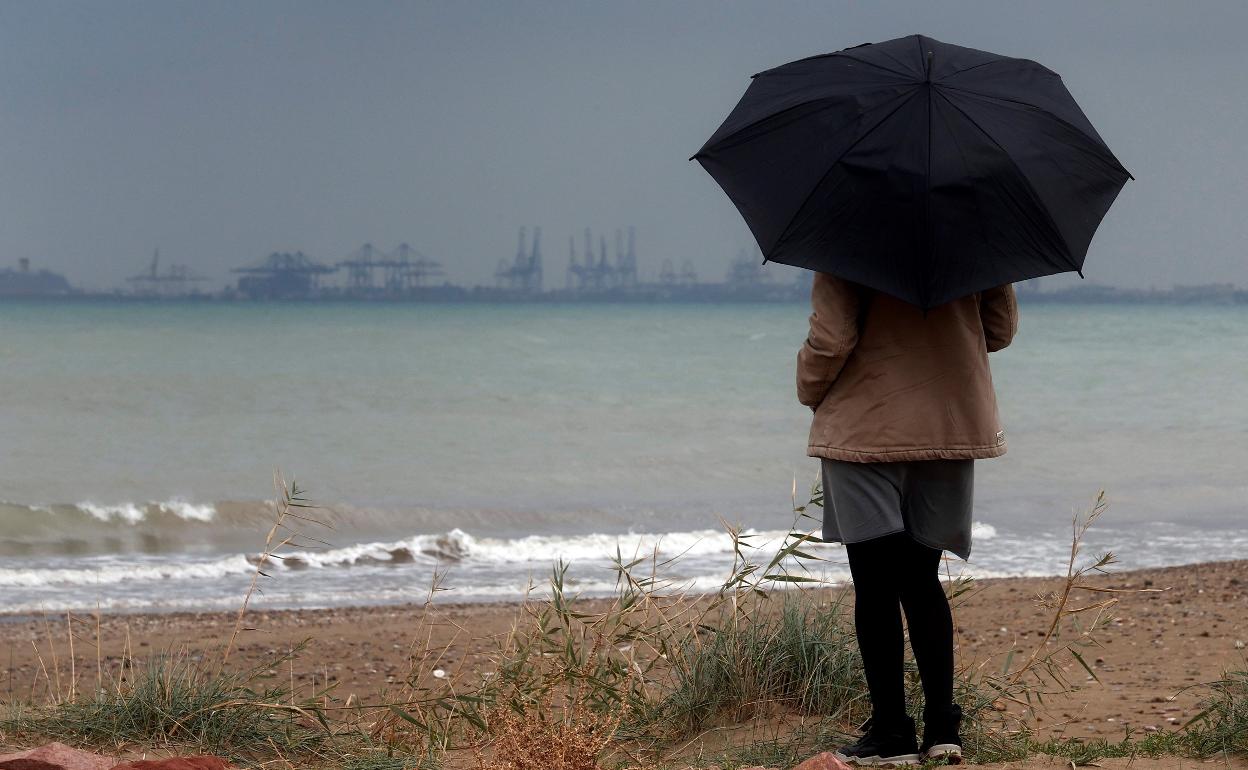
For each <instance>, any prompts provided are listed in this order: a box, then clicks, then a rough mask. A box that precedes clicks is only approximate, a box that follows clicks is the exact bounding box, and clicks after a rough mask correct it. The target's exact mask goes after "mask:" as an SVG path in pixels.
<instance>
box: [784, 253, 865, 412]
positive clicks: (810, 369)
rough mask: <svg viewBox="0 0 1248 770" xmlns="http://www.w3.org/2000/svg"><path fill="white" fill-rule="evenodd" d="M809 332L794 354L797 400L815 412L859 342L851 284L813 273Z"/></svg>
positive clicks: (855, 297)
mask: <svg viewBox="0 0 1248 770" xmlns="http://www.w3.org/2000/svg"><path fill="white" fill-rule="evenodd" d="M810 303H811V308H812V312H811V314H810V332H809V333H808V334H807V335H806V341H805V342H803V343H802V348H801V350H799V351H798V353H797V400H798V401H800V402H802V403H803V404H805V405H806V406H809V407H810V408H811V409H815V408H817V407H818V406H819V402H821V401H823V397H824V396H826V395H827V394H828V389H829V388H831V387H832V383H833V382H835V381H836V377H837V375H838V374H840V372H841V368H842V367H844V366H845V360H846V359H847V358H848V357H849V354H850V351H852V350H853V349H854V345H855V344H857V342H858V303H859V299H858V292H857V291H855V290H854V287H853V285H852V284H850V283H849V282H848V281H845V280H843V279H841V278H837V277H835V276H832V275H828V274H827V273H818V272H816V273H815V281H814V285H813V286H812V287H811V292H810Z"/></svg>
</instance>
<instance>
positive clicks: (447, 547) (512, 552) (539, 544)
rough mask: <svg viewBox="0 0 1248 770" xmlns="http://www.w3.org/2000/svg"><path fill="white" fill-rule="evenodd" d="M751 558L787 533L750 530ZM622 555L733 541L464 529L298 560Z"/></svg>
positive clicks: (719, 550)
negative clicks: (489, 533)
mask: <svg viewBox="0 0 1248 770" xmlns="http://www.w3.org/2000/svg"><path fill="white" fill-rule="evenodd" d="M741 534H743V535H747V536H749V539H748V540H746V541H745V545H746V546H752V547H744V546H743V548H744V550H745V551H746V552H747V553H751V554H753V553H765V552H767V549H769V548H770V549H772V550H771V553H774V550H775V549H776V548H778V547H779V545H780V543H781V542H782V541H783V539H784V537H785V536H786V535H787V534H788V533H787V532H784V531H779V530H776V531H764V532H758V531H755V530H744V531H742V533H741ZM617 548H618V550H619V553H620V555H621V556H622V557H623V558H624V559H625V560H626V561H631V560H633V559H635V558H639V557H647V556H651V555H654V554H656V551H657V556H658V558H660V559H667V558H672V557H678V556H679V557H681V558H684V557H706V556H714V555H718V554H731V553H732V550H733V546H732V539H731V538H730V537H729V536H728V533H727V532H725V531H723V530H716V529H705V530H697V531H692V532H663V533H629V534H598V533H594V534H587V535H573V536H570V537H566V536H558V535H529V536H527V537H521V538H516V539H511V540H507V539H501V538H490V537H475V536H473V535H470V534H468V533H467V532H464V531H463V530H461V529H458V528H456V529H452V530H451V531H450V532H446V533H443V534H436V535H416V536H414V537H410V538H406V539H404V540H395V541H390V542H374V543H360V544H358V545H351V546H345V547H342V548H332V549H329V550H326V551H315V550H308V551H300V552H299V553H298V554H296V555H295V556H294V558H293V560H297V561H298V562H299V563H300V564H299V566H309V567H336V566H343V565H351V564H359V563H361V562H363V561H377V562H387V561H395V559H396V555H398V556H399V557H400V558H407V557H410V558H411V559H413V560H416V561H430V562H431V561H436V560H450V561H473V562H488V563H492V564H515V563H532V562H542V563H549V562H551V561H553V560H554V559H556V558H562V559H563V560H564V561H572V562H576V561H585V560H596V561H602V560H607V559H610V558H613V557H614V556H615V554H616V551H617Z"/></svg>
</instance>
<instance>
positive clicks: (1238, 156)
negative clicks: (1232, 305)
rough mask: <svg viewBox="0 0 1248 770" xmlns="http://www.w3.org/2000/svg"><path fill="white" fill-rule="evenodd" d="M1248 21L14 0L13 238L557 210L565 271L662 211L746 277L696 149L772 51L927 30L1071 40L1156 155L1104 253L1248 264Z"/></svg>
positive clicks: (921, 8) (1241, 15)
mask: <svg viewBox="0 0 1248 770" xmlns="http://www.w3.org/2000/svg"><path fill="white" fill-rule="evenodd" d="M1246 28H1248V3H1244V2H1242V0H1227V1H1226V2H1215V1H1214V0H1202V2H1199V3H1179V2H1168V3H1167V2H1144V1H1142V0H1132V1H1131V2H1104V1H1102V2H1096V3H1088V2H1086V0H1074V1H1071V0H1046V2H1035V3H1026V4H1023V3H1010V2H1000V1H999V0H994V1H993V2H942V3H930V2H922V3H910V2H904V3H903V2H770V1H769V2H722V1H715V2H710V1H707V2H693V1H691V0H689V1H684V2H670V3H657V2H618V1H617V2H591V1H589V0H569V1H568V2H520V1H517V2H450V1H448V2H403V3H398V2H366V1H362V0H353V1H352V2H336V3H327V2H313V1H312V0H298V2H279V1H278V0H267V1H266V2H211V3H204V2H175V1H173V0H161V1H160V2H133V1H132V2H121V1H120V0H113V1H112V2H72V3H71V2H52V1H50V0H30V1H27V2H14V1H13V0H4V1H3V2H2V3H0V72H3V73H4V75H3V76H2V77H0V211H3V217H4V219H3V223H4V224H3V227H0V266H7V265H10V264H12V263H14V262H16V260H17V259H18V258H19V257H23V256H27V257H31V259H32V261H33V262H34V263H35V264H36V265H41V266H48V267H51V268H52V269H55V270H59V271H62V272H65V273H66V274H67V275H68V276H69V277H70V279H71V281H73V282H75V283H76V284H79V285H83V286H87V287H94V288H111V287H113V286H116V285H118V284H119V283H120V281H121V279H122V278H123V277H124V276H126V275H129V274H133V273H136V272H139V271H140V270H141V269H142V268H143V267H144V265H145V263H146V262H147V261H148V260H149V259H150V255H151V251H152V249H153V247H155V246H159V247H160V249H161V254H162V259H164V260H166V261H169V262H178V263H184V264H187V265H190V266H191V267H192V269H194V270H197V271H199V272H201V273H202V274H205V275H207V276H209V277H211V278H213V279H214V280H213V282H212V284H213V285H214V286H215V285H219V284H220V283H222V282H224V281H225V280H226V279H227V278H228V277H229V275H228V272H227V271H228V269H229V268H230V267H234V266H238V265H240V264H243V263H246V262H250V261H253V260H255V259H257V258H259V257H261V256H263V255H265V254H267V253H269V252H270V251H275V250H282V251H288V250H289V251H293V250H296V249H300V250H303V251H304V252H306V253H308V254H309V255H311V256H313V257H314V258H317V259H321V260H324V261H334V260H337V259H340V258H342V257H343V256H344V255H346V254H347V253H348V252H350V251H351V250H353V249H354V248H356V247H357V246H359V245H360V244H362V243H363V242H365V241H371V242H372V243H374V244H375V245H377V246H379V247H381V248H384V249H390V248H393V247H394V246H395V245H397V244H398V243H400V242H402V241H406V242H408V243H410V244H411V245H412V246H414V247H416V248H417V249H420V250H421V251H423V252H425V253H427V254H429V255H431V256H434V257H436V258H438V259H440V260H442V261H443V262H444V264H445V265H446V266H447V270H448V275H449V277H450V278H451V279H452V280H455V281H457V282H463V283H468V284H472V283H478V282H488V281H489V280H490V278H489V277H490V275H491V274H492V271H493V269H494V267H495V265H496V264H497V262H498V260H499V259H500V258H510V257H511V256H513V254H514V252H515V241H516V230H517V228H518V227H519V226H521V225H527V226H529V227H530V228H531V227H532V226H533V225H541V226H542V231H543V233H542V235H543V245H544V249H543V251H544V255H545V259H546V266H547V285H548V286H549V285H551V284H556V285H562V283H563V269H564V267H565V266H566V263H567V253H568V252H567V249H568V236H569V235H576V238H577V249H578V251H579V250H580V248H581V239H582V235H581V233H582V231H583V228H584V227H586V226H589V227H591V228H593V229H594V232H595V236H594V237H595V240H597V234H598V233H599V232H603V233H605V234H606V235H607V238H608V244H609V247H611V246H612V245H613V237H614V236H613V233H614V229H615V228H616V227H619V226H625V225H629V224H633V225H636V227H637V251H638V261H639V266H640V271H641V274H642V277H643V279H646V278H653V277H654V276H655V275H656V274H657V272H658V270H659V265H660V263H661V262H662V260H663V259H664V258H665V257H670V258H672V259H673V261H675V262H676V264H677V266H679V265H680V263H681V262H682V261H683V260H684V259H691V260H693V262H694V264H695V266H696V267H697V268H698V269H699V271H700V272H701V273H702V275H703V276H704V277H708V278H719V277H721V276H722V274H723V272H724V271H725V269H726V267H727V264H728V261H729V260H730V259H731V258H732V257H733V256H734V255H735V254H736V253H737V250H738V249H739V248H741V247H743V246H749V247H750V248H753V241H752V240H751V239H750V236H749V231H748V230H747V229H746V227H745V225H744V224H743V223H742V222H741V221H740V219H739V217H738V215H737V213H736V211H735V209H734V208H733V207H732V205H731V204H730V203H729V202H728V199H727V198H726V197H725V196H724V194H723V193H722V191H720V189H719V188H718V187H717V186H716V185H715V184H714V182H713V181H712V180H711V178H710V177H709V176H708V175H707V174H706V173H705V172H703V171H702V169H701V168H700V167H699V166H698V164H696V163H690V162H688V161H687V160H686V159H687V158H688V157H689V156H690V155H691V154H693V152H694V151H696V150H697V149H698V147H699V146H700V145H701V144H702V142H703V141H704V140H705V139H706V138H707V137H708V136H709V135H710V134H711V132H712V131H714V129H715V128H716V127H717V126H718V125H719V123H720V121H721V120H722V119H723V117H724V116H725V115H727V113H728V111H729V110H730V109H731V108H732V106H733V105H734V104H735V103H736V101H737V99H738V98H739V96H740V95H741V93H742V91H743V90H744V89H745V87H746V85H747V84H748V80H749V75H750V74H751V73H754V72H757V71H759V70H762V69H766V68H768V67H772V66H775V65H777V64H781V63H783V62H786V61H790V60H792V59H795V58H799V57H802V56H807V55H811V54H815V53H822V52H826V51H831V50H836V49H839V48H844V47H846V46H849V45H856V44H858V43H865V42H875V41H879V40H885V39H889V38H894V37H899V36H902V35H908V34H913V33H916V32H917V33H922V34H926V35H930V36H932V37H935V38H938V39H940V40H944V41H946V42H950V43H956V44H959V45H965V46H970V47H973V48H982V49H986V50H990V51H994V52H997V53H1003V54H1008V55H1013V56H1020V57H1025V58H1031V59H1035V60H1037V61H1039V62H1041V63H1042V64H1044V65H1046V66H1048V67H1050V68H1051V69H1054V70H1056V71H1057V72H1058V73H1060V74H1061V75H1062V76H1063V79H1064V81H1065V82H1066V85H1067V87H1068V88H1069V89H1070V91H1071V93H1072V94H1074V96H1075V98H1076V99H1077V100H1078V101H1079V103H1080V105H1081V106H1082V107H1083V109H1084V111H1085V112H1086V113H1087V114H1088V117H1089V118H1090V119H1091V120H1092V122H1093V124H1094V125H1095V126H1096V127H1097V130H1098V131H1099V132H1100V133H1101V135H1102V136H1103V137H1104V138H1105V140H1106V142H1108V144H1109V145H1110V147H1111V148H1112V149H1113V150H1114V152H1115V154H1116V155H1117V156H1118V157H1119V159H1120V160H1121V161H1122V163H1123V164H1124V165H1125V166H1126V167H1127V168H1128V169H1129V170H1130V171H1131V172H1132V173H1133V174H1134V175H1135V177H1136V179H1137V181H1135V182H1128V183H1127V187H1126V188H1125V189H1124V190H1123V192H1122V194H1121V195H1120V196H1119V198H1118V201H1117V203H1115V205H1114V207H1113V208H1112V209H1111V210H1110V212H1109V215H1108V216H1107V218H1106V220H1105V222H1104V223H1103V224H1102V226H1101V229H1100V230H1099V231H1098V233H1097V236H1096V238H1095V239H1094V240H1093V242H1092V249H1091V251H1090V253H1089V256H1088V262H1087V269H1086V270H1085V273H1086V274H1087V276H1088V278H1089V279H1090V280H1094V281H1097V282H1104V283H1114V284H1119V285H1124V286H1141V287H1146V286H1149V285H1151V284H1155V285H1157V286H1168V285H1170V284H1171V283H1175V282H1179V283H1197V282H1208V281H1234V282H1237V283H1239V284H1241V285H1248V259H1246V258H1245V257H1246V256H1248V254H1246V252H1248V247H1246V246H1245V244H1248V184H1245V182H1244V180H1245V179H1248V154H1246V153H1245V152H1244V130H1245V126H1246V125H1248V74H1246V73H1248V68H1246V67H1245V65H1244V61H1243V56H1244V52H1243V40H1244V30H1245V29H1246ZM768 269H769V270H771V269H773V267H769V268H768ZM781 270H783V269H779V270H777V272H781ZM1076 280H1077V279H1076Z"/></svg>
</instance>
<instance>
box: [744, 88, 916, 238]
mask: <svg viewBox="0 0 1248 770" xmlns="http://www.w3.org/2000/svg"><path fill="white" fill-rule="evenodd" d="M918 91H919V88H918V86H915V87H914V88H913V89H911V91H910V92H909V93H908V94H906V95H905V96H906V98H905V99H900V97H898V98H899V99H900V103H899V104H898V105H897V106H896V107H894V108H892V109H891V110H889V111H888V114H887V115H885V116H884V117H882V118H880V119H879V120H877V121H876V122H875V125H873V126H871V127H870V128H868V129H867V130H866V131H864V132H863V133H862V135H861V136H859V137H858V138H857V139H855V140H854V142H853V144H851V145H849V146H848V147H846V148H845V150H844V151H843V152H841V154H840V155H838V156H837V157H836V160H834V161H832V162H831V163H830V164H828V170H827V171H825V172H823V176H821V177H819V181H817V182H815V183H814V185H812V186H811V188H810V191H809V192H807V193H806V197H805V198H803V199H802V203H801V205H799V206H798V207H797V208H796V209H794V210H793V216H791V217H789V221H788V222H787V223H786V224H785V225H784V229H783V230H781V231H780V235H779V236H777V238H776V241H775V243H773V244H771V249H769V251H773V252H774V251H775V250H776V247H777V246H779V245H780V244H782V243H784V240H785V239H786V238H788V237H789V231H790V230H791V229H792V227H793V223H794V222H795V221H796V220H797V215H798V214H800V213H801V211H802V209H804V208H806V204H807V203H809V202H810V199H811V196H813V195H814V194H815V190H818V189H819V187H820V186H821V185H822V184H823V182H824V180H825V179H827V178H828V175H829V174H831V173H832V169H834V168H836V166H837V164H838V163H840V162H841V159H842V158H844V157H845V156H846V155H848V154H849V151H850V150H852V149H854V148H855V147H857V146H858V145H859V144H860V143H861V142H862V140H863V139H866V138H867V137H868V136H870V135H871V134H872V133H874V132H875V129H877V128H879V127H880V126H882V125H883V124H884V121H886V120H888V119H889V118H891V117H892V116H893V114H894V113H896V112H897V110H899V109H901V108H902V107H904V106H906V105H907V104H908V103H909V102H910V100H911V99H913V98H914V95H915V94H916V93H918ZM765 256H770V255H765Z"/></svg>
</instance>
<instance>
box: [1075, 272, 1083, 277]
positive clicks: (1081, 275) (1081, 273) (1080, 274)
mask: <svg viewBox="0 0 1248 770" xmlns="http://www.w3.org/2000/svg"><path fill="white" fill-rule="evenodd" d="M1075 272H1076V273H1078V274H1079V277H1080V278H1082V277H1083V271H1082V270H1076V271H1075Z"/></svg>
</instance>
